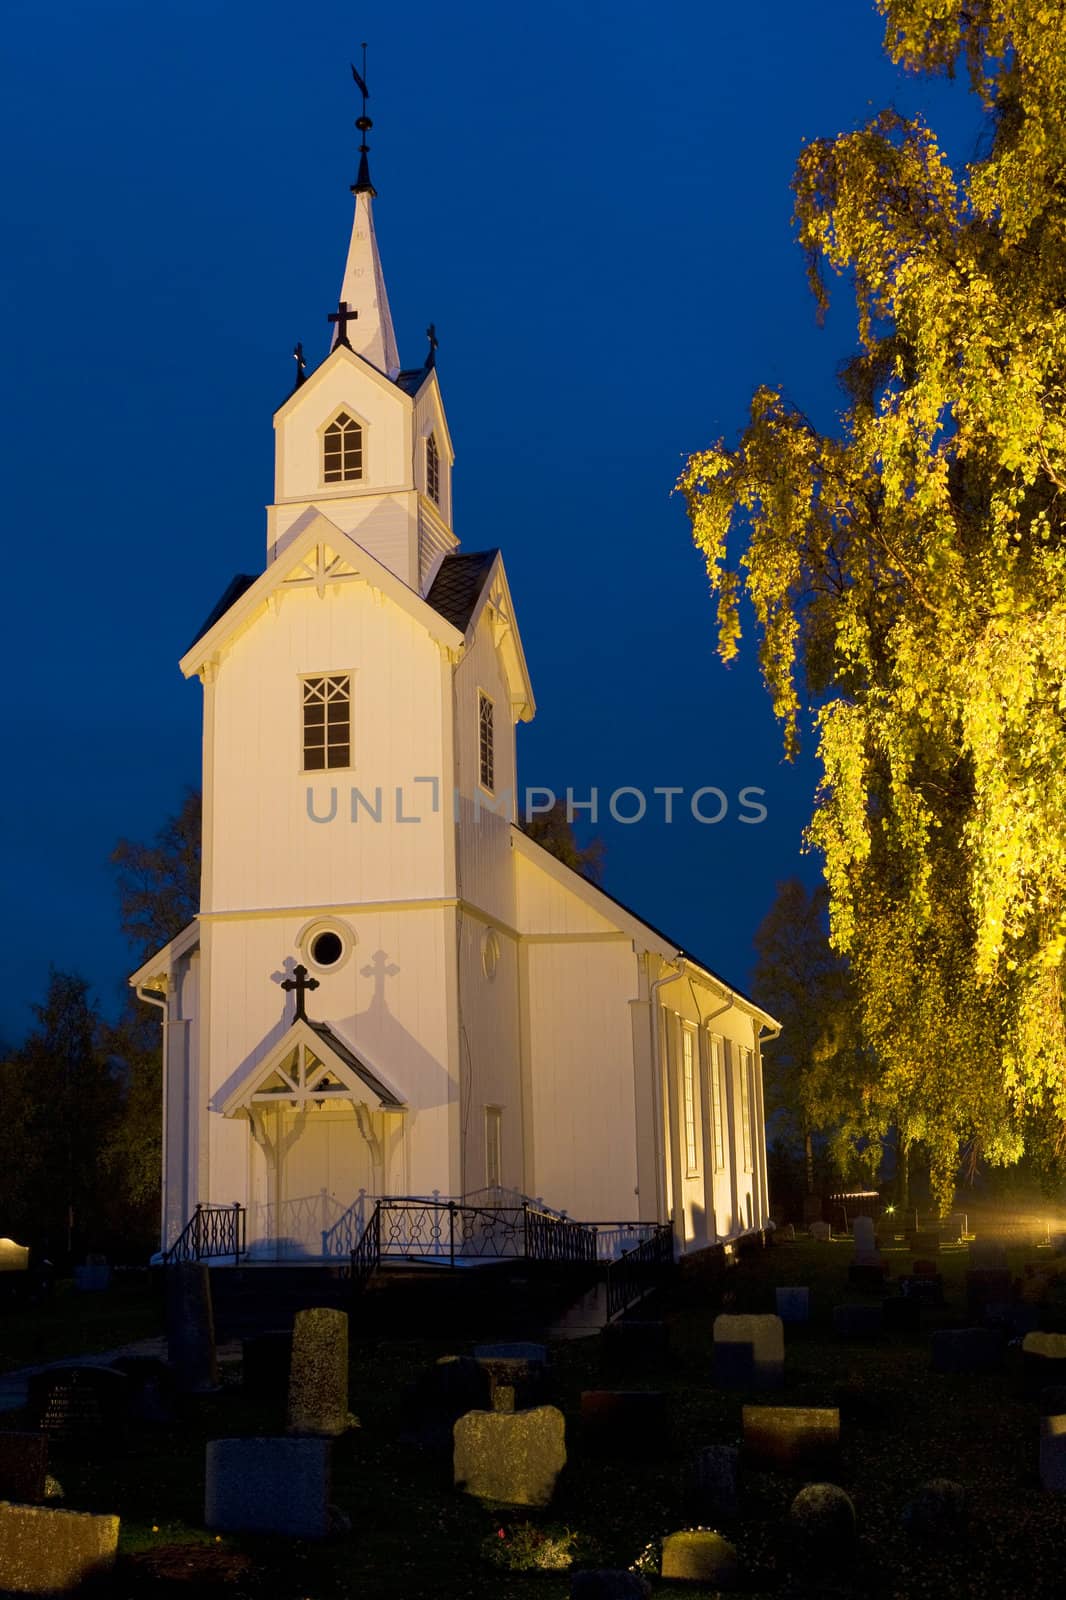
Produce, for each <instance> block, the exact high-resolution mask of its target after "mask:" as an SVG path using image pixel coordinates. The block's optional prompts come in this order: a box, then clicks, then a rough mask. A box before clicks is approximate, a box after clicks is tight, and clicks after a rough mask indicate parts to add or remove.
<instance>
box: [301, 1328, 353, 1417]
mask: <svg viewBox="0 0 1066 1600" xmlns="http://www.w3.org/2000/svg"><path fill="white" fill-rule="evenodd" d="M351 1423H352V1419H351V1415H350V1413H349V1411H348V1314H347V1312H345V1311H337V1310H335V1309H334V1308H333V1307H332V1306H314V1307H313V1308H312V1309H310V1310H308V1311H298V1312H297V1313H296V1319H295V1323H294V1326H293V1334H292V1360H291V1363H290V1367H289V1410H288V1427H287V1429H286V1431H287V1432H288V1433H307V1434H315V1435H320V1436H322V1437H325V1438H335V1437H336V1436H337V1435H338V1434H341V1433H344V1432H345V1430H346V1429H347V1428H349V1427H350V1426H351Z"/></svg>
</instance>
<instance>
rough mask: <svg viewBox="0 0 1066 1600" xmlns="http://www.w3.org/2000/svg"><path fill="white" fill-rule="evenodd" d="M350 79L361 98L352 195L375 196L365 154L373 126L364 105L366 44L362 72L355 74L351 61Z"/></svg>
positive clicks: (366, 90)
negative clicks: (352, 80) (358, 141)
mask: <svg viewBox="0 0 1066 1600" xmlns="http://www.w3.org/2000/svg"><path fill="white" fill-rule="evenodd" d="M352 77H353V78H354V79H355V86H356V88H357V89H358V90H359V93H360V94H361V95H362V97H363V112H362V115H361V116H358V117H356V119H355V125H356V127H357V128H358V129H359V132H360V134H361V135H362V141H361V143H360V145H359V173H358V176H357V177H356V180H355V182H354V183H353V184H352V193H353V194H369V195H376V194H377V190H376V189H375V188H374V185H373V184H372V183H371V181H370V162H369V161H368V159H367V154H368V152H369V150H370V146H369V145H368V144H367V142H366V136H367V134H368V133H369V132H370V130H371V128H372V127H373V126H374V124H373V122H372V121H371V120H370V118H369V117H368V116H367V114H366V103H367V101H368V100H369V98H370V90H369V89H368V88H367V86H366V44H365V42H364V44H363V70H362V72H361V73H360V72H357V71H356V69H355V63H354V61H353V62H352Z"/></svg>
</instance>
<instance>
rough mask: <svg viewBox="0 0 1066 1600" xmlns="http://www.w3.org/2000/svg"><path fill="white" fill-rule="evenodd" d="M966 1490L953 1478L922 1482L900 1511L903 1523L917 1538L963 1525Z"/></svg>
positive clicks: (932, 1479) (928, 1536)
mask: <svg viewBox="0 0 1066 1600" xmlns="http://www.w3.org/2000/svg"><path fill="white" fill-rule="evenodd" d="M965 1513H966V1491H965V1489H964V1488H963V1487H962V1484H961V1483H956V1482H955V1481H954V1479H952V1478H930V1479H929V1481H928V1483H923V1484H922V1485H921V1487H920V1488H919V1490H918V1492H917V1494H915V1496H914V1497H913V1499H912V1500H911V1501H910V1502H909V1503H908V1505H907V1507H906V1509H905V1510H904V1513H903V1526H904V1527H905V1528H906V1530H907V1532H908V1533H910V1534H913V1535H914V1536H915V1537H917V1538H937V1537H940V1536H941V1535H943V1534H947V1533H952V1532H955V1531H956V1530H957V1529H959V1528H961V1527H962V1522H963V1518H964V1516H965Z"/></svg>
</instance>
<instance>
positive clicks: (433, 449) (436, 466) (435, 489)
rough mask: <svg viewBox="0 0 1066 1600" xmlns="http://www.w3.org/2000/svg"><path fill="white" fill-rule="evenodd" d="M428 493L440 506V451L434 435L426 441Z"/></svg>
mask: <svg viewBox="0 0 1066 1600" xmlns="http://www.w3.org/2000/svg"><path fill="white" fill-rule="evenodd" d="M426 493H427V494H428V495H429V498H430V499H431V500H435V501H436V503H437V505H440V451H439V450H438V449H437V439H436V435H435V434H432V433H431V434H430V436H429V438H428V439H427V440H426Z"/></svg>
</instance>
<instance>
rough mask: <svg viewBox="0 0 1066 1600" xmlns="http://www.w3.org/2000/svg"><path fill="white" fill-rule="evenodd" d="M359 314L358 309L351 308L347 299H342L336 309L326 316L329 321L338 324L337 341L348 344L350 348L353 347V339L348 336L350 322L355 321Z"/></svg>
mask: <svg viewBox="0 0 1066 1600" xmlns="http://www.w3.org/2000/svg"><path fill="white" fill-rule="evenodd" d="M358 315H359V313H358V311H353V310H352V309H350V307H349V305H348V302H347V300H342V301H341V302H340V305H339V306H338V307H337V309H336V311H331V312H330V314H329V316H328V317H327V318H326V321H327V322H335V323H336V324H337V343H338V344H346V345H347V346H348V349H349V350H350V349H351V348H352V341H351V340H350V339H349V337H348V324H349V322H354V321H355V320H356V318H357V317H358Z"/></svg>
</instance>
